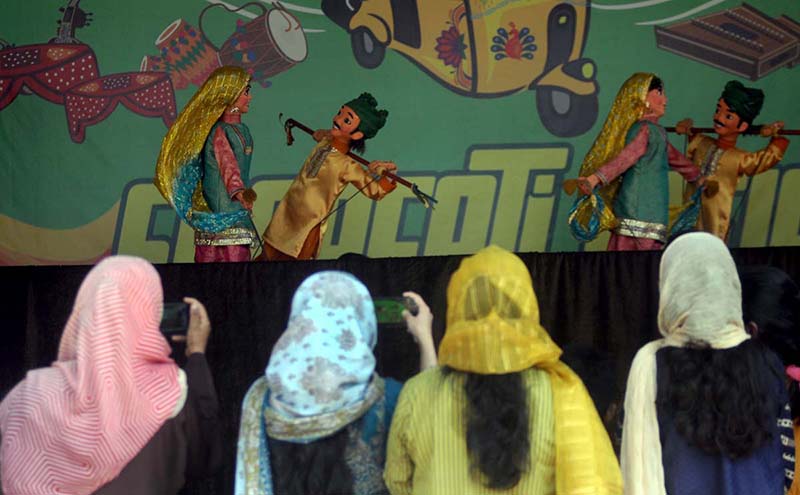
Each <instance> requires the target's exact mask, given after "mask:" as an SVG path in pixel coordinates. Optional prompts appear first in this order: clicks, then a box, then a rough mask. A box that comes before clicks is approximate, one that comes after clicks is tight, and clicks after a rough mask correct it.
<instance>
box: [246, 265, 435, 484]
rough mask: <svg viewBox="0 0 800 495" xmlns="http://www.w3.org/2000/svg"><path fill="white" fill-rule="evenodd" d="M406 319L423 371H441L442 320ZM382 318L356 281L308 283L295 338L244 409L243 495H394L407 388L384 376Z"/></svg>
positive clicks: (334, 276)
mask: <svg viewBox="0 0 800 495" xmlns="http://www.w3.org/2000/svg"><path fill="white" fill-rule="evenodd" d="M404 295H406V296H408V297H411V298H412V299H414V300H415V302H416V303H417V305H418V307H419V313H418V314H417V315H416V316H412V315H410V314H408V312H407V311H406V312H404V317H405V319H406V323H407V325H408V330H409V332H410V333H411V334H412V335H413V336H414V338H415V340H417V342H418V344H419V346H420V352H421V359H420V366H421V368H423V369H425V368H427V367H430V366H435V365H436V352H435V350H434V346H433V336H432V332H431V323H432V318H433V317H432V315H431V312H430V309H429V308H428V306H427V305H426V304H425V302H424V301H423V300H422V299H421V298H420V297H419V296H418V295H416V294H414V293H411V292H406V293H405V294H404ZM376 341H377V322H376V314H375V308H374V306H373V303H372V298H371V297H370V294H369V291H368V290H367V288H366V287H364V284H362V283H361V282H360V281H359V280H358V279H357V278H355V277H354V276H352V275H350V274H349V273H344V272H337V271H326V272H320V273H316V274H314V275H312V276H310V277H308V278H307V279H306V280H305V281H303V283H302V284H301V285H300V287H299V288H298V289H297V292H295V295H294V298H293V299H292V310H291V314H290V316H289V323H288V326H287V328H286V331H285V332H284V333H283V335H281V337H280V339H278V342H277V343H276V344H275V347H274V348H273V349H272V354H271V356H270V358H269V364H268V365H267V369H266V371H265V373H264V376H263V377H261V378H259V379H258V380H256V381H255V383H253V385H252V386H251V387H250V390H249V391H248V392H247V396H246V397H245V399H244V402H243V404H242V421H241V427H240V431H239V445H238V457H237V460H236V491H235V493H236V494H237V495H273V494H275V495H295V494H296V495H300V494H303V495H305V494H312V493H313V494H314V495H325V494H331V495H333V494H337V495H338V494H344V493H347V494H356V495H379V494H385V493H387V491H386V487H385V485H384V483H383V465H384V459H385V456H386V436H387V434H388V431H389V425H390V424H391V419H392V414H393V412H394V407H395V404H396V402H397V396H398V395H399V393H400V387H401V385H400V383H399V382H396V381H394V380H392V379H388V378H387V379H383V378H381V377H380V376H378V374H377V373H375V356H374V354H373V349H374V347H375V343H376Z"/></svg>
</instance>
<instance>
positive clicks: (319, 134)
mask: <svg viewBox="0 0 800 495" xmlns="http://www.w3.org/2000/svg"><path fill="white" fill-rule="evenodd" d="M312 136H313V137H314V141H316V142H320V141H322V140H323V139H325V138H329V137H331V131H330V129H317V130H316V131H314V134H312Z"/></svg>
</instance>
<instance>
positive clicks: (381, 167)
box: [369, 160, 397, 175]
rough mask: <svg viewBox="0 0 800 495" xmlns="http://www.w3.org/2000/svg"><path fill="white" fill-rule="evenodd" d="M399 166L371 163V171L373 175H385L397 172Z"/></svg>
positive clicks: (388, 163)
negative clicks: (385, 173)
mask: <svg viewBox="0 0 800 495" xmlns="http://www.w3.org/2000/svg"><path fill="white" fill-rule="evenodd" d="M396 170H397V165H395V163H394V162H381V161H377V160H376V161H374V162H370V163H369V171H370V172H372V173H373V174H378V175H383V174H384V172H395V171H396Z"/></svg>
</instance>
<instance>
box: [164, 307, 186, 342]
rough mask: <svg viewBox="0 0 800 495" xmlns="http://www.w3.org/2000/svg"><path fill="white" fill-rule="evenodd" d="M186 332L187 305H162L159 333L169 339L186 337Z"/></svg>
mask: <svg viewBox="0 0 800 495" xmlns="http://www.w3.org/2000/svg"><path fill="white" fill-rule="evenodd" d="M187 330H189V305H188V304H186V303H185V302H168V303H164V314H163V316H162V317H161V333H162V334H164V335H165V336H167V337H169V336H172V335H186V331H187Z"/></svg>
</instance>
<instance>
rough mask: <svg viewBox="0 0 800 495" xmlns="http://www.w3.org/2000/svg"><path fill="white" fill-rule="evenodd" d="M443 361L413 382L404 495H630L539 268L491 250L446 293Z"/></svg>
mask: <svg viewBox="0 0 800 495" xmlns="http://www.w3.org/2000/svg"><path fill="white" fill-rule="evenodd" d="M439 353H440V354H439V356H440V361H439V363H440V365H441V367H437V368H433V369H430V370H428V371H425V372H423V373H420V374H419V375H417V376H416V377H414V378H412V379H411V380H409V381H408V382H407V383H406V384H405V386H404V387H403V391H402V392H401V395H400V399H399V402H398V405H397V409H396V410H395V415H394V418H393V420H392V427H391V430H390V433H389V444H388V451H387V461H386V469H385V471H384V479H385V481H386V484H387V487H388V488H389V491H390V492H391V493H392V494H393V495H397V494H417V493H419V494H428V493H436V494H442V495H447V494H453V495H456V494H457V495H478V494H490V493H492V494H496V493H507V494H526V495H543V494H556V493H557V494H559V495H578V494H581V495H606V494H609V495H610V494H621V493H622V481H621V476H620V470H619V465H618V463H617V460H616V457H615V456H614V452H613V450H612V448H611V443H610V441H609V439H608V435H607V434H606V431H605V429H604V427H603V425H602V423H601V421H600V418H599V416H598V414H597V411H596V410H595V408H594V404H593V403H592V399H591V398H590V397H589V394H588V393H587V392H586V388H585V387H584V386H583V383H582V382H581V380H580V378H578V376H577V375H576V374H575V373H574V372H573V371H572V370H570V369H569V368H568V367H567V366H566V365H565V364H564V363H562V362H561V361H560V360H559V356H560V355H561V349H559V348H558V346H557V345H556V344H555V343H553V341H552V340H551V339H550V336H549V335H548V334H547V331H546V330H545V329H544V328H543V327H542V326H541V324H540V323H539V306H538V303H537V301H536V295H535V294H534V291H533V286H532V283H531V278H530V274H529V273H528V269H527V268H526V266H525V264H524V263H523V262H522V260H520V259H519V258H518V257H517V256H515V255H513V254H512V253H510V252H508V251H505V250H503V249H501V248H498V247H495V246H490V247H488V248H485V249H482V250H481V251H479V252H478V253H477V254H475V255H474V256H471V257H469V258H466V259H464V260H463V261H462V262H461V266H460V267H459V269H458V270H457V271H456V272H455V273H454V274H453V277H452V278H451V279H450V284H449V286H448V288H447V329H446V332H445V336H444V339H443V340H442V343H441V346H440V348H439Z"/></svg>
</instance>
